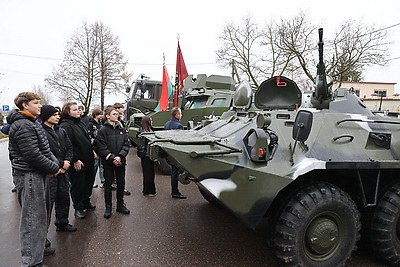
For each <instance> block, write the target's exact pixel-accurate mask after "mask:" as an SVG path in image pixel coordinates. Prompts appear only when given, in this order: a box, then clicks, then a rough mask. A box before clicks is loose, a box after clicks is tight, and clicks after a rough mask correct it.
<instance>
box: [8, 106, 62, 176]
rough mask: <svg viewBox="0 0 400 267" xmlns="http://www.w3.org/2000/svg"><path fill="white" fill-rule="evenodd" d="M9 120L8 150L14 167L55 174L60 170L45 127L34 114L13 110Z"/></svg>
mask: <svg viewBox="0 0 400 267" xmlns="http://www.w3.org/2000/svg"><path fill="white" fill-rule="evenodd" d="M7 122H8V123H9V124H11V127H10V132H9V144H8V146H9V147H8V150H9V156H10V160H11V165H12V167H13V168H14V169H16V170H20V171H23V172H30V171H32V172H39V173H42V174H54V173H56V172H57V171H58V170H59V165H58V161H57V159H56V158H55V156H54V155H53V153H51V151H50V146H49V142H48V140H47V137H46V134H45V132H44V130H43V127H42V125H40V123H39V122H37V121H36V119H35V118H34V117H33V116H29V114H27V113H24V112H23V111H18V110H13V111H12V112H11V113H10V114H9V115H8V116H7Z"/></svg>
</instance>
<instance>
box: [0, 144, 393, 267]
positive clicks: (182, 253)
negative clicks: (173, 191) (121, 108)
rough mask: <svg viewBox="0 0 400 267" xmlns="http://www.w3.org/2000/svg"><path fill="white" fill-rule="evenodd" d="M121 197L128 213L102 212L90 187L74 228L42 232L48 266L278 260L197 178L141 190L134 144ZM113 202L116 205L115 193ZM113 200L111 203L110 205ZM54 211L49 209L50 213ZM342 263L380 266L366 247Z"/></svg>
mask: <svg viewBox="0 0 400 267" xmlns="http://www.w3.org/2000/svg"><path fill="white" fill-rule="evenodd" d="M7 147H8V143H7V142H0V159H1V160H0V170H1V171H0V203H1V205H0V240H1V241H0V266H7V267H8V266H19V265H20V245H19V240H18V232H19V231H18V227H19V214H20V208H19V205H18V201H17V198H16V194H15V193H12V192H11V189H12V188H13V184H12V178H11V169H10V163H9V161H8V151H7ZM126 183H127V186H126V187H127V189H128V190H129V191H131V192H132V195H130V196H125V201H126V205H127V207H128V208H129V209H130V210H131V214H130V215H123V214H120V213H116V212H115V207H113V213H112V217H111V218H110V219H105V218H103V213H104V200H103V189H102V188H99V187H98V188H94V189H93V196H92V202H93V204H95V205H96V206H97V208H96V210H94V211H90V212H87V213H86V218H85V219H83V220H80V219H75V218H74V217H73V210H72V209H71V212H70V223H71V224H73V225H74V226H76V227H78V231H77V232H74V233H65V232H56V231H55V230H56V229H55V226H54V225H53V223H52V224H51V226H50V229H49V233H48V238H49V240H50V241H51V242H52V246H53V247H55V248H56V253H55V254H54V255H51V256H47V257H45V260H44V263H45V265H46V266H64V267H69V266H71V267H76V266H277V263H276V261H275V259H274V257H273V255H272V253H271V252H270V250H269V249H268V247H267V244H266V240H265V238H264V236H265V229H264V228H265V227H264V228H263V227H260V229H257V230H256V231H253V230H251V229H249V228H247V227H246V226H245V225H244V224H242V223H241V222H240V221H239V220H237V219H236V218H235V217H234V216H233V215H231V214H230V213H229V212H228V211H226V210H224V209H223V208H222V207H220V206H218V205H212V204H209V203H208V202H207V201H205V200H204V199H203V198H202V196H201V195H200V193H199V191H198V189H197V187H196V185H195V184H193V183H191V184H189V185H186V186H185V185H181V184H180V185H179V187H180V190H181V192H182V193H183V194H185V195H187V196H188V199H186V200H178V199H172V198H171V196H170V179H169V176H164V175H160V174H157V176H156V187H157V196H156V197H144V196H143V195H142V194H141V190H142V174H141V167H140V161H139V159H138V158H137V156H136V150H135V149H134V148H132V149H131V151H130V154H129V156H128V166H127V175H126ZM113 201H114V202H113V204H115V193H114V200H113ZM114 206H115V205H114ZM53 214H54V212H53ZM347 266H376V267H377V266H385V265H383V264H381V263H379V261H378V260H376V259H374V258H372V256H370V255H369V254H368V253H366V252H363V251H361V252H358V251H357V252H355V253H354V255H353V259H352V260H351V261H349V262H348V264H347Z"/></svg>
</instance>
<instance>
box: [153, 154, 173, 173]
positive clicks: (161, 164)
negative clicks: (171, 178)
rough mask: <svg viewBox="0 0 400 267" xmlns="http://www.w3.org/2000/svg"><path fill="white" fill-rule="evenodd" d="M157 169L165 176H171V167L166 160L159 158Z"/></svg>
mask: <svg viewBox="0 0 400 267" xmlns="http://www.w3.org/2000/svg"><path fill="white" fill-rule="evenodd" d="M156 166H157V169H158V170H159V171H160V172H161V173H162V174H164V175H170V174H171V165H170V164H169V163H168V162H167V160H166V159H165V158H159V159H158V160H157V163H156Z"/></svg>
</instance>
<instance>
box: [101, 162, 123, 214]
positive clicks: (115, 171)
mask: <svg viewBox="0 0 400 267" xmlns="http://www.w3.org/2000/svg"><path fill="white" fill-rule="evenodd" d="M104 179H105V182H104V201H105V203H106V206H112V191H111V184H112V183H113V181H114V179H115V180H116V182H117V206H118V205H122V204H124V190H125V165H122V166H119V167H113V168H104Z"/></svg>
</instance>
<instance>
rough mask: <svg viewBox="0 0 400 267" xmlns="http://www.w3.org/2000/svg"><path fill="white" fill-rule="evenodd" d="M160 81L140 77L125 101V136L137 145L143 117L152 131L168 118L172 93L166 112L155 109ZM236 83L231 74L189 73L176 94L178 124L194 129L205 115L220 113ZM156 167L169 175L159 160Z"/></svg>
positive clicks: (228, 104)
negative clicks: (150, 124)
mask: <svg viewBox="0 0 400 267" xmlns="http://www.w3.org/2000/svg"><path fill="white" fill-rule="evenodd" d="M161 89H162V88H161V82H160V81H155V80H149V79H146V77H145V76H144V77H143V76H141V79H138V80H136V81H134V82H133V84H132V86H131V88H130V90H131V94H130V97H129V100H128V101H127V108H126V110H127V117H128V118H129V120H128V124H127V129H128V136H129V138H130V140H131V142H132V143H133V144H134V145H137V132H138V130H139V128H140V122H141V119H142V117H143V116H145V115H148V116H151V118H152V120H153V129H154V130H155V131H158V130H162V129H164V124H165V123H166V122H167V121H168V120H169V119H170V118H171V111H170V109H171V108H172V102H173V98H172V97H173V96H172V95H171V97H170V99H169V109H168V110H167V111H155V109H156V107H157V104H158V101H159V99H160V96H161ZM234 92H235V84H234V81H233V79H232V78H231V77H229V76H222V75H210V76H207V75H205V74H199V75H197V76H196V77H193V75H189V77H187V78H186V79H185V80H184V90H183V91H182V93H181V94H180V95H179V101H178V104H179V107H181V109H182V114H183V116H182V119H181V123H182V125H184V127H189V128H195V127H196V126H197V125H198V123H200V122H201V121H202V120H203V119H204V118H211V117H215V116H220V115H221V114H222V113H223V112H225V111H227V110H228V109H229V108H230V107H231V106H232V99H233V94H234ZM156 166H157V168H158V169H159V170H160V172H161V173H163V174H170V171H171V166H170V165H169V164H168V162H167V161H166V160H164V159H159V160H158V161H157V164H156Z"/></svg>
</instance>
